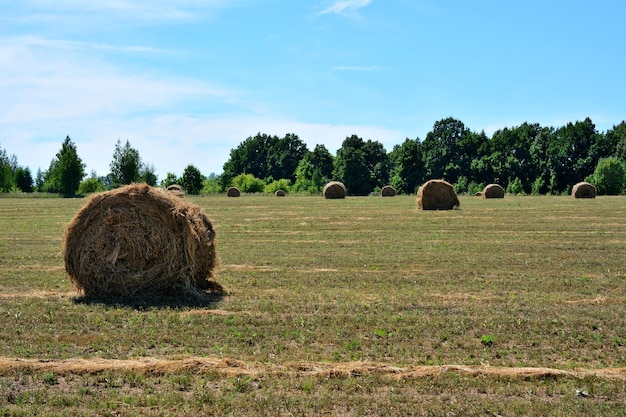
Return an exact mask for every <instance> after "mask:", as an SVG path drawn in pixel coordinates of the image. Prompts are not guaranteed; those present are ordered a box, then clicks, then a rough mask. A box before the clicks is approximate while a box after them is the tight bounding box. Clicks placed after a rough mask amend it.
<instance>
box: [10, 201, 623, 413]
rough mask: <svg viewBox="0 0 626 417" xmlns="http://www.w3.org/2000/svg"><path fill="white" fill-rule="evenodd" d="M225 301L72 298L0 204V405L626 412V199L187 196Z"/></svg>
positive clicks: (27, 209) (76, 204) (24, 209)
mask: <svg viewBox="0 0 626 417" xmlns="http://www.w3.org/2000/svg"><path fill="white" fill-rule="evenodd" d="M187 198H188V199H189V200H191V201H193V202H195V203H197V204H198V205H200V206H201V207H202V208H203V209H204V210H205V212H206V213H207V214H208V216H209V218H210V219H211V220H212V222H213V225H214V227H215V229H216V232H217V250H218V254H219V259H220V263H219V266H218V267H217V270H218V273H217V281H218V282H219V283H220V284H222V285H223V286H224V288H225V289H226V294H224V295H223V296H215V297H212V298H210V299H208V300H207V301H206V302H205V301H203V302H199V301H193V300H182V299H148V298H146V299H135V300H119V299H118V300H115V299H97V300H94V299H83V298H80V297H79V296H78V294H77V293H76V290H75V289H74V288H73V287H72V285H71V283H70V282H69V279H68V277H67V275H66V274H65V270H64V263H63V257H62V248H61V245H62V240H63V231H64V228H65V225H66V224H67V223H68V222H69V221H70V220H71V219H72V217H73V216H74V215H75V214H76V213H77V212H78V210H79V209H80V208H81V207H82V205H83V204H84V203H85V199H57V198H54V199H43V198H25V197H22V198H14V197H3V198H0V415H2V416H5V415H9V416H12V415H16V416H17V415H59V416H61V415H64V416H67V415H75V416H89V415H110V416H133V415H152V416H182V415H189V416H198V415H216V416H228V415H232V416H257V415H267V416H279V415H284V416H291V415H295V416H326V415H340V416H368V415H370V416H379V415H380V416H382V415H402V416H409V415H418V416H422V415H424V416H426V415H433V416H463V415H483V416H513V415H530V416H545V415H603V416H613V415H622V416H623V415H626V407H625V406H624V404H626V197H598V198H596V199H593V200H576V199H573V198H572V197H554V196H545V197H530V196H527V197H513V196H509V195H507V196H506V197H505V198H504V199H500V200H483V199H481V198H478V197H463V196H462V197H460V200H461V208H460V209H459V210H451V211H419V210H417V209H416V204H415V196H396V197H391V198H381V197H348V198H346V199H345V200H325V199H323V198H322V197H308V196H287V197H285V198H277V197H273V196H272V197H270V196H256V195H254V196H252V195H243V196H242V197H240V198H226V197H225V196H223V195H222V196H202V197H187Z"/></svg>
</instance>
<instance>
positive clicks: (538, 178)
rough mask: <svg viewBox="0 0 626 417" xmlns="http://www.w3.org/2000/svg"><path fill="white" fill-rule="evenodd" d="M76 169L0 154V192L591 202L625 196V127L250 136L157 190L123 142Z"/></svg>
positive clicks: (150, 171)
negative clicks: (439, 194) (438, 188)
mask: <svg viewBox="0 0 626 417" xmlns="http://www.w3.org/2000/svg"><path fill="white" fill-rule="evenodd" d="M85 169H86V167H85V164H83V163H82V161H81V159H80V157H79V156H78V152H77V149H76V145H75V144H74V143H73V142H72V140H71V139H70V138H69V137H66V139H65V141H64V142H63V143H62V145H61V149H60V150H59V152H58V153H57V154H56V156H55V157H54V158H53V159H52V161H51V163H50V166H49V167H48V169H47V170H45V171H41V169H39V170H38V172H37V174H36V177H35V178H33V177H32V174H31V172H30V170H29V168H27V167H21V166H19V164H18V162H17V158H16V157H15V155H12V156H10V157H9V156H8V154H7V152H6V151H5V150H4V149H2V148H0V191H2V192H12V191H13V192H19V191H21V192H33V191H39V192H50V193H58V194H62V195H67V196H72V195H76V194H87V193H92V192H97V191H103V190H107V189H111V188H115V187H118V186H120V185H123V184H130V183H132V182H146V183H148V184H150V185H153V186H156V185H157V184H158V185H160V186H163V187H167V186H169V185H171V184H180V185H182V186H183V187H184V188H185V189H186V192H187V193H189V194H202V193H219V192H223V191H225V190H226V189H227V188H228V187H231V186H236V187H238V188H239V189H240V190H241V191H243V192H272V193H273V192H274V191H276V190H278V189H282V190H284V191H287V192H298V193H310V194H317V193H321V191H322V189H323V187H324V185H325V184H326V183H328V182H329V181H331V180H336V181H341V182H343V183H344V185H345V186H346V188H347V190H348V194H349V195H367V194H370V193H372V192H375V191H378V190H380V189H381V188H382V187H383V186H385V185H391V186H393V187H394V188H395V189H396V191H397V192H398V193H401V194H410V193H415V192H416V191H417V189H418V187H419V186H420V185H421V184H423V183H424V182H425V181H427V180H429V179H433V178H442V179H445V180H446V181H448V182H450V183H452V184H454V186H455V189H456V191H457V193H470V194H473V193H475V192H477V191H481V190H482V188H483V187H484V186H485V185H487V184H491V183H496V184H499V185H501V186H503V187H504V188H506V190H507V192H510V193H514V194H533V195H540V194H563V193H569V192H570V191H571V188H572V186H573V185H574V184H576V183H577V182H580V181H583V180H584V181H588V182H590V183H592V184H594V185H595V186H596V187H597V188H598V192H599V194H621V193H626V122H624V121H622V122H621V123H620V124H619V125H615V126H613V128H611V129H609V130H607V131H606V132H598V131H597V129H596V127H595V125H594V124H593V122H592V121H591V119H590V118H586V119H585V120H584V121H576V122H574V123H568V124H567V125H565V126H562V127H559V128H554V127H544V126H541V125H539V124H538V123H523V124H521V125H520V126H516V127H510V128H509V127H507V128H503V129H500V130H497V131H496V132H494V133H493V135H492V136H491V137H490V138H489V137H487V135H486V134H485V133H484V131H482V132H474V131H471V130H470V129H469V128H467V127H466V126H465V125H464V124H463V122H461V121H460V120H457V119H455V118H452V117H449V118H446V119H442V120H439V121H437V122H435V123H434V125H433V129H432V130H431V131H430V132H428V133H427V135H426V137H425V138H424V140H420V139H419V138H415V139H409V138H407V139H406V140H405V141H404V142H403V143H401V144H398V145H395V146H394V147H393V149H392V150H391V151H389V152H387V151H386V150H385V148H384V146H383V145H382V144H381V143H380V142H378V141H376V140H372V139H368V140H364V139H362V138H360V137H359V136H357V135H352V136H349V137H346V138H345V140H344V141H343V143H342V144H341V147H340V148H339V149H338V150H337V152H336V153H335V154H334V155H333V154H332V153H331V152H330V151H329V150H328V149H327V148H326V147H325V146H324V145H319V144H318V145H316V146H315V147H314V149H312V150H309V149H308V148H307V145H306V144H305V143H304V142H303V141H302V140H300V138H299V137H298V136H297V135H296V134H293V133H289V134H286V135H285V136H284V137H282V138H281V137H278V136H275V135H267V134H262V133H258V134H257V135H256V136H254V137H249V138H247V139H245V140H244V141H243V142H241V143H240V144H239V145H238V146H237V147H236V148H234V149H232V150H231V152H230V157H229V159H228V160H227V161H226V162H225V163H224V166H223V172H222V174H220V175H216V174H214V173H212V174H210V175H208V176H204V175H202V173H201V171H200V169H199V168H197V167H195V166H193V165H188V166H187V167H186V168H185V169H184V171H183V172H182V174H181V175H180V176H177V175H176V174H175V173H171V172H168V173H167V175H166V177H165V178H164V179H162V180H161V181H160V182H159V181H158V178H157V176H156V174H155V169H154V166H152V165H150V164H144V163H143V162H142V160H141V156H140V155H139V152H138V151H137V150H136V149H134V148H133V147H132V146H131V145H130V143H129V142H128V141H126V143H125V144H122V143H121V141H120V140H118V141H117V144H116V145H115V150H114V152H113V159H112V161H111V164H110V172H109V173H108V174H107V175H105V176H100V177H99V176H97V175H96V173H95V172H93V171H92V173H91V175H90V176H87V174H86V171H85Z"/></svg>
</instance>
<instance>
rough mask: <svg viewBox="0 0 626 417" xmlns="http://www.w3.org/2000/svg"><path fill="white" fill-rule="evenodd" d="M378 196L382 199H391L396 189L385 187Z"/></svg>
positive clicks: (389, 186)
mask: <svg viewBox="0 0 626 417" xmlns="http://www.w3.org/2000/svg"><path fill="white" fill-rule="evenodd" d="M380 195H381V196H382V197H393V196H395V195H396V189H395V188H393V187H392V186H391V185H385V186H384V187H383V188H382V190H380Z"/></svg>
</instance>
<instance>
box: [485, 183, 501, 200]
mask: <svg viewBox="0 0 626 417" xmlns="http://www.w3.org/2000/svg"><path fill="white" fill-rule="evenodd" d="M482 195H483V198H504V188H502V186H500V185H498V184H489V185H488V186H486V187H485V188H484V189H483V192H482Z"/></svg>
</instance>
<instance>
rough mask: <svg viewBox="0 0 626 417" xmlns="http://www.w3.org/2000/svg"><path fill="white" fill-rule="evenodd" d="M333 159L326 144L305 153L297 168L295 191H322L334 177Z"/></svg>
mask: <svg viewBox="0 0 626 417" xmlns="http://www.w3.org/2000/svg"><path fill="white" fill-rule="evenodd" d="M333 160H334V158H333V156H332V155H331V154H330V152H328V149H326V147H325V146H324V145H316V146H315V149H313V151H310V152H307V153H305V154H304V156H303V157H302V160H301V161H300V163H299V164H298V167H297V168H296V182H295V184H294V189H295V191H301V192H310V193H320V192H321V191H322V189H323V188H324V185H326V183H328V182H329V181H330V179H331V177H332V174H333Z"/></svg>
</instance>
